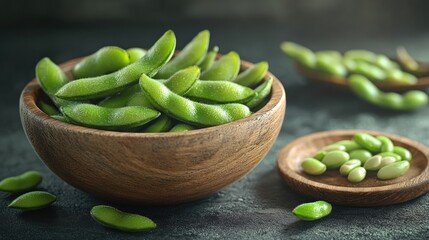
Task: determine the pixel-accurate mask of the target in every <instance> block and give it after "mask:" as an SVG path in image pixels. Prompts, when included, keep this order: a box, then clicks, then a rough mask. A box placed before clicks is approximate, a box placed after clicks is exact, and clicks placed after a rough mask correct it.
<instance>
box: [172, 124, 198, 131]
mask: <svg viewBox="0 0 429 240" xmlns="http://www.w3.org/2000/svg"><path fill="white" fill-rule="evenodd" d="M194 129H195V128H194V127H193V126H191V125H189V124H184V123H179V124H177V125H176V126H174V127H173V128H171V129H170V132H187V131H191V130H194Z"/></svg>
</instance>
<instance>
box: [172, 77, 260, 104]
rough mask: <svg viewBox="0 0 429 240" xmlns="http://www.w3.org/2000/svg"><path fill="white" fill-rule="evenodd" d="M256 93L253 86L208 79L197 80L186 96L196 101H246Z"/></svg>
mask: <svg viewBox="0 0 429 240" xmlns="http://www.w3.org/2000/svg"><path fill="white" fill-rule="evenodd" d="M169 88H170V87H169ZM170 89H171V88H170ZM179 95H182V94H179ZM255 95H256V93H255V91H253V90H252V89H251V88H248V87H244V86H241V85H239V84H236V83H233V82H229V81H208V80H206V81H197V82H196V83H195V84H194V85H193V86H192V88H191V89H190V90H189V92H187V93H186V94H185V96H186V97H189V98H191V99H194V100H196V101H202V102H207V101H208V102H215V103H244V102H247V101H249V99H251V98H253V97H254V96H255Z"/></svg>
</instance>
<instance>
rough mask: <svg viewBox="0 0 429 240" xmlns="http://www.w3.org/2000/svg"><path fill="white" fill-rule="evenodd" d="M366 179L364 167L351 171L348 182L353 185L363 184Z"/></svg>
mask: <svg viewBox="0 0 429 240" xmlns="http://www.w3.org/2000/svg"><path fill="white" fill-rule="evenodd" d="M365 177H366V170H365V168H363V167H356V168H354V169H353V170H351V171H350V173H349V175H348V176H347V180H349V181H350V182H353V183H358V182H362V181H363V180H364V179H365Z"/></svg>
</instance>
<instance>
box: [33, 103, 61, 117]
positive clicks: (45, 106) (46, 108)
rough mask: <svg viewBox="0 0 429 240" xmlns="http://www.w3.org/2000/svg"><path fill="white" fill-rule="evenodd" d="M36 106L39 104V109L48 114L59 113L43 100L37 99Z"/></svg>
mask: <svg viewBox="0 0 429 240" xmlns="http://www.w3.org/2000/svg"><path fill="white" fill-rule="evenodd" d="M37 106H39V108H40V110H42V111H43V112H44V113H46V114H47V115H49V116H52V115H57V114H59V112H58V110H57V109H56V108H55V107H53V106H52V105H50V104H48V103H45V102H44V101H39V102H38V104H37Z"/></svg>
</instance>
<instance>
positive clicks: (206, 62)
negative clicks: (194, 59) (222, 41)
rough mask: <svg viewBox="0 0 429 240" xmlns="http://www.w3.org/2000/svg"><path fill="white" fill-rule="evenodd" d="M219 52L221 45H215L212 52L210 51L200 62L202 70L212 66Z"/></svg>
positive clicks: (199, 65)
mask: <svg viewBox="0 0 429 240" xmlns="http://www.w3.org/2000/svg"><path fill="white" fill-rule="evenodd" d="M218 52H219V47H218V46H214V47H213V49H212V50H211V51H210V52H208V53H207V54H206V56H205V57H204V59H203V60H202V61H201V62H200V63H199V64H198V67H200V69H201V71H202V72H204V71H205V70H207V69H209V68H211V66H212V65H213V63H214V62H215V60H216V56H217V53H218Z"/></svg>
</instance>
